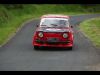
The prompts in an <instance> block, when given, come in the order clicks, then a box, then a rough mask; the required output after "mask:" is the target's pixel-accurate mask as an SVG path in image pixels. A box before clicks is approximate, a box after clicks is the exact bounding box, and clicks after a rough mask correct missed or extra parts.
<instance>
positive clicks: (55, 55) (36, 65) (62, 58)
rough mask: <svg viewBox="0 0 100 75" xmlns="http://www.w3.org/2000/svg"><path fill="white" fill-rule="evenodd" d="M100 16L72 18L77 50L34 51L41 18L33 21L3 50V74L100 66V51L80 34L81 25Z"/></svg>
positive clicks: (0, 66)
mask: <svg viewBox="0 0 100 75" xmlns="http://www.w3.org/2000/svg"><path fill="white" fill-rule="evenodd" d="M95 17H100V14H93V15H76V16H69V18H70V23H71V25H73V26H74V27H73V31H74V45H73V50H68V49H67V48H54V47H45V48H42V49H40V50H34V47H33V45H32V43H33V35H34V33H35V30H36V25H37V24H38V23H39V19H35V20H32V21H30V22H28V23H26V24H25V25H24V27H22V29H21V30H20V31H19V32H18V33H17V34H16V35H15V36H14V37H13V38H12V39H11V40H9V41H8V42H7V43H6V44H5V45H4V46H2V47H1V48H0V71H87V70H90V69H89V68H87V67H88V66H92V65H96V64H99V63H100V49H98V48H96V47H95V46H94V45H93V43H92V42H91V41H90V40H89V39H88V38H86V37H85V35H84V34H83V33H82V32H80V30H79V28H78V24H79V23H80V22H82V21H84V20H86V19H90V18H95Z"/></svg>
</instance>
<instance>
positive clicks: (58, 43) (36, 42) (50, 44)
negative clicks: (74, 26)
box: [33, 40, 73, 47]
mask: <svg viewBox="0 0 100 75" xmlns="http://www.w3.org/2000/svg"><path fill="white" fill-rule="evenodd" d="M33 46H48V47H72V46H73V43H72V42H71V41H43V40H34V42H33Z"/></svg>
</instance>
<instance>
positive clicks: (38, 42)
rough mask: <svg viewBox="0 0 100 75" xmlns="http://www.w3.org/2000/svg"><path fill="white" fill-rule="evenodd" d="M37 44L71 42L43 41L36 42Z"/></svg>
mask: <svg viewBox="0 0 100 75" xmlns="http://www.w3.org/2000/svg"><path fill="white" fill-rule="evenodd" d="M35 42H37V43H70V41H43V40H35Z"/></svg>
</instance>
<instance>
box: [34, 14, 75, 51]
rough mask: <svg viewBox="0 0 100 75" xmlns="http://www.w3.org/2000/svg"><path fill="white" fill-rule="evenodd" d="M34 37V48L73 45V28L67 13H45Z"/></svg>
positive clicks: (69, 47) (70, 46) (70, 47)
mask: <svg viewBox="0 0 100 75" xmlns="http://www.w3.org/2000/svg"><path fill="white" fill-rule="evenodd" d="M37 27H38V28H37V29H36V32H35V34H34V38H33V46H34V49H35V50H36V49H38V48H39V46H48V47H68V49H70V50H72V47H73V38H74V36H73V30H72V27H73V26H71V25H70V21H69V17H68V16H66V15H53V14H52V15H50V14H47V15H43V16H42V17H41V18H40V22H39V25H37Z"/></svg>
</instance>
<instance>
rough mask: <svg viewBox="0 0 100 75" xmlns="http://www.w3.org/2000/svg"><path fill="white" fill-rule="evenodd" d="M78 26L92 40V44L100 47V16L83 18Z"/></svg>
mask: <svg viewBox="0 0 100 75" xmlns="http://www.w3.org/2000/svg"><path fill="white" fill-rule="evenodd" d="M79 27H80V28H81V29H82V31H83V32H84V33H85V34H87V36H89V38H90V39H91V40H92V41H93V42H94V45H95V46H97V47H100V17H98V18H92V19H89V20H85V21H83V22H82V23H80V25H79Z"/></svg>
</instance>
